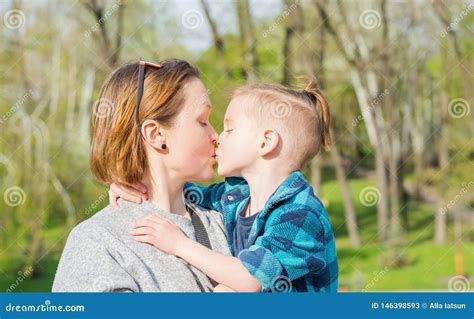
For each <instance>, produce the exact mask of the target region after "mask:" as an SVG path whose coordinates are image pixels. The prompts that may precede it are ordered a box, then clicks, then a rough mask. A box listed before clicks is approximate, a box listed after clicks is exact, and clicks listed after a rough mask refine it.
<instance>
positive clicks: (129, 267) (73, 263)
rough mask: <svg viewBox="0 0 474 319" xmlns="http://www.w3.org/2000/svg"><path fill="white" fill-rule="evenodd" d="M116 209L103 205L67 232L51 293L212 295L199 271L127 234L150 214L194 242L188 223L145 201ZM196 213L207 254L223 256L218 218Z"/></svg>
mask: <svg viewBox="0 0 474 319" xmlns="http://www.w3.org/2000/svg"><path fill="white" fill-rule="evenodd" d="M119 206H120V208H119V209H114V208H112V207H110V206H107V207H106V208H104V209H103V210H101V211H100V212H98V213H97V214H95V215H94V216H93V217H91V218H89V219H88V220H86V221H84V222H82V223H80V224H79V225H77V226H76V227H75V228H74V229H73V230H72V231H71V233H70V234H69V238H68V240H67V243H66V247H65V248H64V251H63V253H62V256H61V260H60V262H59V265H58V269H57V271H56V277H55V278H54V283H53V289H52V290H53V291H54V292H60V291H61V292H62V291H70V292H73V291H75V292H83V291H97V292H101V291H127V292H139V291H172V292H201V291H206V292H208V291H212V285H211V283H210V282H209V279H208V278H207V276H205V275H204V274H203V273H202V272H200V271H199V270H197V269H196V268H194V267H193V266H191V265H189V264H188V263H186V262H185V261H184V260H182V259H179V258H177V257H174V256H170V255H167V254H165V253H163V252H162V251H160V250H158V249H156V248H155V247H153V246H151V245H149V244H145V243H139V242H136V241H134V240H133V238H132V236H130V235H129V234H128V233H129V231H130V229H131V227H132V225H133V223H134V222H135V221H137V220H138V219H139V218H141V217H144V216H147V215H149V214H151V213H154V214H159V215H161V216H164V217H165V218H167V219H169V220H170V221H171V222H173V223H174V224H175V225H177V226H178V227H179V228H180V229H182V230H183V232H184V233H185V234H186V235H187V236H188V237H189V238H192V239H193V240H194V239H195V237H194V228H193V225H192V223H191V220H190V219H188V218H186V217H184V216H180V215H176V214H170V213H167V212H165V211H163V210H162V209H160V208H159V207H157V206H156V205H154V204H153V203H151V202H149V201H146V202H144V203H142V204H141V205H137V204H133V203H129V202H126V201H123V200H119ZM197 213H198V215H199V216H200V218H201V220H202V222H203V224H204V226H205V227H206V230H207V232H208V235H209V239H210V241H211V245H212V248H213V250H215V251H217V252H219V253H222V254H225V255H229V254H230V253H229V249H228V246H227V241H226V235H225V231H224V227H223V223H222V216H221V215H220V214H219V213H217V212H215V211H206V210H203V209H197Z"/></svg>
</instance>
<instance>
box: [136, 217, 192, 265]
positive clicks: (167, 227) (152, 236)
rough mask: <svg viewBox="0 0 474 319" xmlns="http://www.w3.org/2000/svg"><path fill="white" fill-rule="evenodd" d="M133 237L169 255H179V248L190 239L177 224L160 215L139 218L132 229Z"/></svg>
mask: <svg viewBox="0 0 474 319" xmlns="http://www.w3.org/2000/svg"><path fill="white" fill-rule="evenodd" d="M130 235H132V236H133V239H135V240H136V241H139V242H142V243H148V244H151V245H153V246H155V247H156V248H158V249H160V250H162V251H163V252H165V253H167V254H169V255H174V256H177V255H178V248H179V247H180V246H182V244H183V243H184V241H186V240H187V239H188V237H186V236H185V235H184V233H183V232H182V231H181V229H179V228H178V227H177V226H176V225H175V224H173V223H172V222H170V221H169V220H167V219H166V218H163V217H161V216H158V215H149V216H147V217H144V218H142V219H139V220H138V221H137V222H136V223H135V225H134V226H133V229H132V230H131V231H130Z"/></svg>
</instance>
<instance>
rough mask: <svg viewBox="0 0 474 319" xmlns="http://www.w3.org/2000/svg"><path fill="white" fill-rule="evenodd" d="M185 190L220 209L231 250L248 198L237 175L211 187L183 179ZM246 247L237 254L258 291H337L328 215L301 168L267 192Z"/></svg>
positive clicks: (194, 198) (198, 200) (244, 184)
mask: <svg viewBox="0 0 474 319" xmlns="http://www.w3.org/2000/svg"><path fill="white" fill-rule="evenodd" d="M184 195H185V197H186V198H187V200H190V201H191V202H194V204H196V205H198V206H202V207H205V208H208V209H214V210H216V211H219V212H221V213H222V214H223V217H224V224H225V227H226V232H227V241H228V243H229V247H230V249H231V251H232V252H233V247H234V245H233V236H232V234H233V232H234V229H235V226H236V223H237V217H238V215H237V214H238V212H239V211H241V210H242V208H243V207H244V206H245V205H247V203H248V200H249V198H250V192H249V186H248V184H247V182H246V181H245V180H244V179H243V178H240V177H231V178H227V179H226V181H225V182H222V183H218V184H213V185H210V186H200V185H196V184H191V183H186V185H185V189H184ZM248 240H249V244H251V245H250V246H249V248H248V249H244V250H242V251H241V252H240V253H239V254H238V256H237V257H238V258H239V259H240V260H241V261H242V263H243V265H244V266H245V267H246V268H247V269H248V271H249V272H250V274H252V275H253V276H254V277H255V278H256V279H257V280H258V281H259V282H260V284H261V285H262V291H274V292H280V291H281V292H288V291H292V292H303V291H309V292H336V291H337V287H338V264H337V256H336V245H335V241H334V234H333V231H332V227H331V223H330V221H329V217H328V214H327V212H326V209H325V208H324V206H323V204H322V203H321V201H320V200H319V199H318V198H317V197H316V196H315V195H314V192H313V188H312V187H311V186H310V185H309V183H308V182H307V181H306V180H305V178H304V176H303V174H302V173H301V172H300V171H295V172H293V173H292V174H291V175H290V176H288V178H287V179H286V180H285V181H284V182H283V183H282V184H281V185H280V186H279V187H278V188H277V190H276V191H275V192H274V193H273V194H272V195H271V196H270V198H269V200H268V201H267V203H266V204H265V206H264V208H263V210H262V211H261V212H260V213H259V214H258V216H257V218H256V219H255V221H254V223H253V225H252V229H251V231H250V234H249V238H248Z"/></svg>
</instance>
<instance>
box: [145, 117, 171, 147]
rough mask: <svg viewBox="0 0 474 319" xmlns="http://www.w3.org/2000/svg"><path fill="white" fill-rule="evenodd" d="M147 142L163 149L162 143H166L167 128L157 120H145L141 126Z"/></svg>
mask: <svg viewBox="0 0 474 319" xmlns="http://www.w3.org/2000/svg"><path fill="white" fill-rule="evenodd" d="M141 132H142V136H143V139H144V140H145V143H146V144H148V145H150V146H151V147H153V148H154V149H156V150H160V151H162V148H161V145H163V144H166V137H165V129H164V128H163V126H162V125H160V123H158V122H157V121H155V120H149V119H148V120H145V121H144V122H143V123H142V126H141Z"/></svg>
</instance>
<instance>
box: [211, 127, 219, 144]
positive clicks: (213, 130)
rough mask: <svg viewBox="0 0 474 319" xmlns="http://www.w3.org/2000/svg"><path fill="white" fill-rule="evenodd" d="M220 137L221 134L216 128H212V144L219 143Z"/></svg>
mask: <svg viewBox="0 0 474 319" xmlns="http://www.w3.org/2000/svg"><path fill="white" fill-rule="evenodd" d="M218 139H219V134H217V132H216V130H215V129H214V128H212V133H211V143H212V144H216V145H217V143H218V141H217V140H218Z"/></svg>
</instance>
